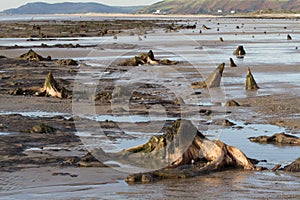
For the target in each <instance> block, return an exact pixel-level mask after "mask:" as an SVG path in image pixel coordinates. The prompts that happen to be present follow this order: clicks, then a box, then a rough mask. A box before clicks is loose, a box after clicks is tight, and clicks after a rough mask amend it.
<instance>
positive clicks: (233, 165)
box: [125, 120, 256, 183]
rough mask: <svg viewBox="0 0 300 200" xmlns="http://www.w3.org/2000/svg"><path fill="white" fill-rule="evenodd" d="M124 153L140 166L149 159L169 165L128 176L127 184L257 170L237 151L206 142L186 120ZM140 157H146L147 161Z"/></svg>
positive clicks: (176, 123) (219, 144) (213, 142)
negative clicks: (233, 170)
mask: <svg viewBox="0 0 300 200" xmlns="http://www.w3.org/2000/svg"><path fill="white" fill-rule="evenodd" d="M125 152H128V153H127V154H125V156H127V157H130V156H133V158H134V159H135V161H141V162H142V163H143V164H145V163H148V162H146V160H147V161H149V157H151V156H155V157H157V158H160V159H162V161H166V163H169V165H168V166H167V167H165V168H162V169H159V170H156V171H152V172H146V173H138V174H131V175H129V176H128V177H127V178H126V181H127V182H129V183H132V182H139V183H145V182H146V183H147V182H150V181H151V182H152V181H157V180H161V179H178V178H189V177H195V176H199V175H203V174H206V173H211V172H216V171H221V170H226V169H229V168H230V169H247V170H254V169H255V168H256V167H255V166H254V164H253V160H251V159H249V158H247V157H246V156H245V155H244V154H243V153H242V152H241V151H240V150H238V149H237V148H235V147H232V146H228V145H226V144H224V143H223V142H221V141H219V140H214V141H211V140H208V139H207V138H206V137H205V136H204V135H202V134H201V133H200V132H199V131H198V130H197V129H196V127H194V126H193V125H192V123H191V122H190V121H187V120H177V121H175V122H174V123H173V124H172V125H171V126H169V127H167V128H166V130H165V132H164V134H163V135H156V136H153V137H152V138H151V139H150V140H149V141H148V142H147V143H146V144H143V145H140V146H137V147H133V148H129V149H126V150H125ZM136 154H137V155H136ZM138 155H141V156H140V157H139V156H138ZM143 155H147V156H146V158H143ZM140 159H141V160H140ZM144 159H145V160H144ZM255 161H256V160H255ZM149 164H150V163H149Z"/></svg>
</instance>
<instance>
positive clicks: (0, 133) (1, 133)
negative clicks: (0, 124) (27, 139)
mask: <svg viewBox="0 0 300 200" xmlns="http://www.w3.org/2000/svg"><path fill="white" fill-rule="evenodd" d="M10 134H12V133H4V132H0V136H1V135H10Z"/></svg>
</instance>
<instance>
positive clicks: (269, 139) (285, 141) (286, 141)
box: [249, 133, 300, 146]
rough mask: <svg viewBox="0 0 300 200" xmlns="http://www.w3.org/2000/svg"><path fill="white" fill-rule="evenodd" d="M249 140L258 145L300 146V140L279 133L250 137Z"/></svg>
mask: <svg viewBox="0 0 300 200" xmlns="http://www.w3.org/2000/svg"><path fill="white" fill-rule="evenodd" d="M249 140H250V141H251V142H258V143H270V144H278V145H299V146H300V138H298V137H296V136H293V135H288V134H285V133H277V134H274V135H272V136H258V137H250V138H249Z"/></svg>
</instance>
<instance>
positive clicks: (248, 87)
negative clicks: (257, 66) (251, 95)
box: [245, 68, 259, 90]
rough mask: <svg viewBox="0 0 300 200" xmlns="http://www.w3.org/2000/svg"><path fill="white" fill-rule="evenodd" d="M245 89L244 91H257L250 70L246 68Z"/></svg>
mask: <svg viewBox="0 0 300 200" xmlns="http://www.w3.org/2000/svg"><path fill="white" fill-rule="evenodd" d="M245 89H246V90H257V89H259V87H258V85H257V83H256V81H255V79H254V77H253V75H252V73H251V70H250V68H248V72H247V75H246V81H245Z"/></svg>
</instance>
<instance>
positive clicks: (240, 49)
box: [233, 46, 246, 57]
mask: <svg viewBox="0 0 300 200" xmlns="http://www.w3.org/2000/svg"><path fill="white" fill-rule="evenodd" d="M233 55H235V56H238V57H242V56H244V55H246V51H245V49H244V47H243V46H238V47H237V48H236V49H235V50H234V52H233Z"/></svg>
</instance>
